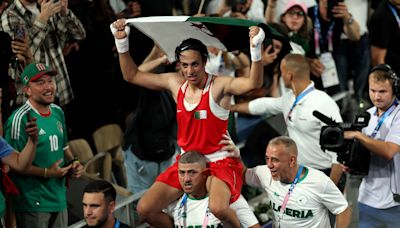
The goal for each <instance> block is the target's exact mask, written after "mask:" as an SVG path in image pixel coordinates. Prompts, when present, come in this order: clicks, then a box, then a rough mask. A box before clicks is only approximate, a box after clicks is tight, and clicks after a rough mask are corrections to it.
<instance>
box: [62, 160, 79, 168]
mask: <svg viewBox="0 0 400 228" xmlns="http://www.w3.org/2000/svg"><path fill="white" fill-rule="evenodd" d="M75 161H78V159H77V158H73V159H71V160H69V161H68V162H67V163H64V165H63V168H65V167H67V166H69V165H71V164H72V163H74V162H75Z"/></svg>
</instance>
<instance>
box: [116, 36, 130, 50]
mask: <svg viewBox="0 0 400 228" xmlns="http://www.w3.org/2000/svg"><path fill="white" fill-rule="evenodd" d="M115 46H116V47H117V51H118V53H125V52H128V51H129V39H128V37H125V38H123V39H115Z"/></svg>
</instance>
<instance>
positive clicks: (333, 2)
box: [328, 0, 343, 18]
mask: <svg viewBox="0 0 400 228" xmlns="http://www.w3.org/2000/svg"><path fill="white" fill-rule="evenodd" d="M339 2H343V0H328V18H333V13H332V9H333V7H335V6H337V5H339Z"/></svg>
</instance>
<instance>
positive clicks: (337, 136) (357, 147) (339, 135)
mask: <svg viewBox="0 0 400 228" xmlns="http://www.w3.org/2000/svg"><path fill="white" fill-rule="evenodd" d="M313 115H314V116H315V117H316V118H317V119H319V120H320V121H322V122H324V123H325V124H326V126H323V127H322V129H321V134H320V138H319V144H320V145H321V149H322V150H324V151H325V150H329V151H333V152H336V153H337V155H338V158H337V159H338V161H339V162H340V163H342V164H343V165H345V166H347V167H349V168H350V174H353V175H363V176H365V175H367V174H368V170H369V159H370V152H369V151H368V150H367V149H366V148H365V147H364V146H363V145H362V144H361V143H360V142H358V141H357V140H355V139H352V140H347V139H345V138H344V132H345V131H361V130H362V128H364V127H366V126H367V125H368V122H369V120H370V115H369V113H367V112H362V113H360V114H358V115H356V116H355V118H354V121H353V122H352V123H337V122H335V121H334V120H333V119H332V118H329V117H327V116H326V115H324V114H322V113H320V112H318V111H314V112H313Z"/></svg>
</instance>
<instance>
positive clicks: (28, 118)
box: [26, 111, 32, 123]
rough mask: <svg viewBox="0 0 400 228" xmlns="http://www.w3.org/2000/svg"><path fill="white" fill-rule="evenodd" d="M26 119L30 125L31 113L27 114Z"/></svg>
mask: <svg viewBox="0 0 400 228" xmlns="http://www.w3.org/2000/svg"><path fill="white" fill-rule="evenodd" d="M26 119H27V121H28V123H29V122H31V120H32V117H31V112H29V111H28V112H27V113H26Z"/></svg>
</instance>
